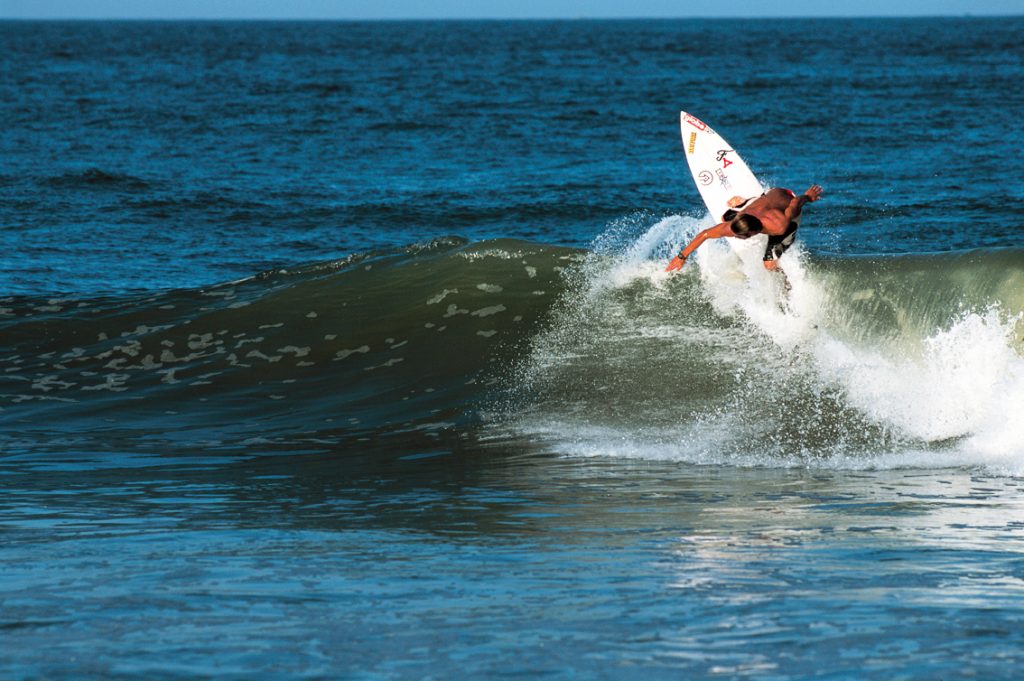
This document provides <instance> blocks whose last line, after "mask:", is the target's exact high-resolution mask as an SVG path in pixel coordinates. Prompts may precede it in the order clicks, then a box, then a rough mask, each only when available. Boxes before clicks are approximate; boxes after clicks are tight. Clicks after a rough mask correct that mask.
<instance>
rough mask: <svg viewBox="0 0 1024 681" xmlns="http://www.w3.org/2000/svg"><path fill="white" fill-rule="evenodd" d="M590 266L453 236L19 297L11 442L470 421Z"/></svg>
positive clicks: (212, 440) (1, 391) (276, 433)
mask: <svg viewBox="0 0 1024 681" xmlns="http://www.w3.org/2000/svg"><path fill="white" fill-rule="evenodd" d="M577 257H578V255H577V252H576V251H571V250H568V249H560V248H553V247H541V246H534V245H531V244H527V243H524V242H514V241H491V242H487V243H482V244H475V245H469V244H467V243H466V242H465V241H463V240H460V239H454V238H453V239H440V240H437V241H434V242H431V243H430V244H427V245H425V246H415V247H411V248H405V249H398V250H392V251H385V252H378V253H366V254H360V255H356V256H352V257H350V258H346V259H344V260H339V261H334V262H328V263H318V264H313V265H308V266H305V267H302V268H298V269H295V270H275V271H270V272H266V273H263V274H261V275H259V276H256V277H253V278H251V279H246V280H243V281H238V282H233V283H229V284H223V285H219V286H215V287H211V288H206V289H197V290H181V291H172V292H167V293H162V294H159V295H149V296H130V297H125V296H117V297H108V298H91V299H67V298H63V299H52V298H49V299H33V298H7V299H5V300H4V301H3V302H2V303H0V305H2V306H3V307H2V309H0V312H2V315H3V316H2V318H0V319H2V321H0V331H2V338H3V339H4V340H3V348H2V356H0V376H2V378H0V381H2V383H0V385H2V388H0V407H2V408H3V411H2V412H0V418H2V420H3V424H4V429H3V431H4V432H5V433H7V434H8V437H13V436H12V434H14V433H20V436H18V437H21V438H28V439H31V440H32V441H33V443H34V444H36V445H38V443H39V442H40V441H41V440H42V441H49V442H54V443H65V442H67V439H68V438H69V437H70V438H72V439H75V438H78V439H81V438H85V439H86V440H87V441H89V442H117V441H122V442H123V441H124V439H125V438H127V440H128V441H130V442H131V443H132V444H133V445H138V444H140V443H141V444H146V443H153V444H156V445H163V444H166V443H167V442H169V441H170V442H188V443H193V444H195V443H198V444H204V445H207V446H230V445H235V444H238V443H247V444H253V443H258V442H278V443H283V442H287V443H292V444H294V443H295V442H304V441H309V442H316V443H319V444H324V443H331V442H340V441H345V440H346V439H350V438H359V437H363V438H371V437H375V436H381V435H385V434H389V433H395V432H401V431H433V430H438V429H443V428H446V427H451V426H453V425H460V424H465V423H467V422H472V421H473V420H474V419H475V418H476V416H475V414H476V409H475V405H476V404H477V402H478V400H479V399H480V395H481V394H482V393H483V392H486V391H487V390H488V389H493V386H495V385H496V384H497V381H498V378H499V377H500V375H501V374H502V373H507V367H509V366H511V362H512V360H513V358H514V357H515V356H516V354H517V353H521V352H522V348H521V347H519V345H520V344H521V343H522V342H523V341H524V340H526V339H529V338H530V337H531V336H532V335H533V334H534V333H535V330H536V327H537V324H538V321H539V320H540V318H541V317H542V316H543V315H544V314H545V313H546V311H547V309H548V308H549V307H550V304H549V302H548V301H550V300H551V299H552V298H553V297H554V295H555V293H556V292H557V289H556V287H557V286H558V285H559V282H560V274H559V273H560V271H561V269H562V268H563V267H565V266H566V265H567V264H568V263H569V262H571V261H572V260H573V259H575V258H577ZM93 436H95V437H93ZM9 444H16V443H9Z"/></svg>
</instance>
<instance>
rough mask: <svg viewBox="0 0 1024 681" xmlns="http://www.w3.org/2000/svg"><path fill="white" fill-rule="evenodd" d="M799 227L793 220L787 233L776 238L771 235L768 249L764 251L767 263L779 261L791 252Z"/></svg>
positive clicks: (787, 228)
mask: <svg viewBox="0 0 1024 681" xmlns="http://www.w3.org/2000/svg"><path fill="white" fill-rule="evenodd" d="M799 226H800V225H799V224H797V221H796V220H791V221H790V223H789V227H786V231H785V232H783V233H782V234H778V235H775V236H772V235H769V236H768V247H767V248H765V249H764V258H763V260H764V261H765V262H768V261H769V260H777V259H778V258H779V256H781V255H782V254H783V253H785V252H786V251H787V250H789V247H790V246H792V245H793V242H794V241H796V228H797V227H799Z"/></svg>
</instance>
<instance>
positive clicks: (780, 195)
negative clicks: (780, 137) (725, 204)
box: [665, 184, 821, 272]
mask: <svg viewBox="0 0 1024 681" xmlns="http://www.w3.org/2000/svg"><path fill="white" fill-rule="evenodd" d="M819 198H821V187H820V186H819V185H816V184H812V185H811V187H810V188H809V189H808V190H807V191H806V192H804V193H803V194H801V195H800V196H797V195H796V194H794V193H793V192H791V191H790V190H788V189H780V188H775V189H769V190H768V191H766V192H765V193H764V194H761V196H756V197H754V198H750V199H745V200H744V199H743V198H742V197H739V196H737V197H734V198H733V199H731V200H730V201H729V206H730V208H729V210H727V211H725V214H724V215H723V216H722V222H719V223H718V224H717V225H715V226H714V227H709V228H708V229H705V230H704V231H703V232H701V233H700V234H698V235H697V236H696V237H694V239H693V241H691V242H690V243H689V244H688V245H687V246H686V248H684V249H683V250H682V252H680V253H679V255H677V256H676V257H674V258H672V262H670V263H669V264H668V267H666V268H665V271H666V272H674V271H676V270H678V269H681V268H682V266H683V265H684V264H685V263H686V259H687V258H688V257H690V254H691V253H693V252H694V251H695V250H697V247H698V246H700V245H701V244H702V243H704V242H705V241H707V240H708V239H721V238H722V237H726V236H727V237H733V238H735V239H749V238H750V237H752V236H754V235H755V234H762V233H763V234H767V235H768V248H766V249H765V251H764V266H765V267H766V268H768V269H770V270H775V269H778V268H779V256H781V255H782V254H783V253H785V252H786V249H788V248H789V247H790V246H792V245H793V240H794V239H795V238H796V228H797V227H798V226H799V224H800V211H801V210H802V209H803V207H804V204H805V203H807V202H809V201H811V202H813V201H817V200H818V199H819Z"/></svg>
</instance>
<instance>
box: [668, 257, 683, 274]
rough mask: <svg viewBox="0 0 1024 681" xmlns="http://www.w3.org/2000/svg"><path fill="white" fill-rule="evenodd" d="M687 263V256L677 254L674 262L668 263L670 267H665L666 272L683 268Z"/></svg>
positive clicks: (673, 259)
mask: <svg viewBox="0 0 1024 681" xmlns="http://www.w3.org/2000/svg"><path fill="white" fill-rule="evenodd" d="M685 264H686V258H684V257H683V256H681V255H677V256H676V257H674V258H672V262H670V263H669V264H668V267H666V268H665V271H666V272H675V271H676V270H681V269H683V265H685Z"/></svg>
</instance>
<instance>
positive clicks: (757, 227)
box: [729, 213, 764, 239]
mask: <svg viewBox="0 0 1024 681" xmlns="http://www.w3.org/2000/svg"><path fill="white" fill-rule="evenodd" d="M729 227H730V228H731V229H732V233H733V234H734V235H736V237H737V238H739V239H749V238H750V237H752V236H754V235H755V234H760V233H761V230H763V229H764V225H762V224H761V221H760V220H758V219H757V218H755V217H754V216H753V215H747V214H746V213H741V214H740V215H738V216H737V217H736V219H734V220H733V221H732V222H731V223H729Z"/></svg>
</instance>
